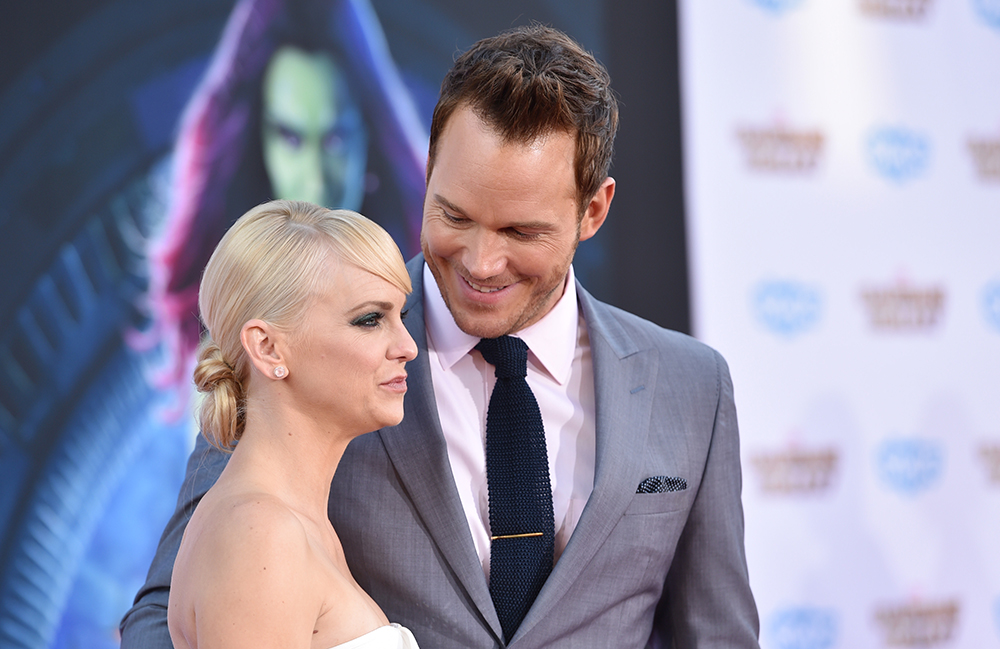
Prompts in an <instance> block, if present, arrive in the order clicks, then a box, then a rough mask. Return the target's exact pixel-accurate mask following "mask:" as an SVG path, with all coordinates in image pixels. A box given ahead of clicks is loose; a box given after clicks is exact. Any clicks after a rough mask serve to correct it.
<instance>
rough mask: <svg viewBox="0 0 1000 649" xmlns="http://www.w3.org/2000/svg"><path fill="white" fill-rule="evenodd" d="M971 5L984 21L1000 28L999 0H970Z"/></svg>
mask: <svg viewBox="0 0 1000 649" xmlns="http://www.w3.org/2000/svg"><path fill="white" fill-rule="evenodd" d="M972 6H973V7H975V9H976V13H978V14H979V17H980V18H981V19H982V21H983V22H984V23H986V24H987V25H989V26H990V27H995V28H997V29H1000V0H972Z"/></svg>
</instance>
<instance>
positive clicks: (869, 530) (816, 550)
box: [679, 0, 1000, 649]
mask: <svg viewBox="0 0 1000 649" xmlns="http://www.w3.org/2000/svg"><path fill="white" fill-rule="evenodd" d="M679 10H680V32H681V59H682V94H683V97H684V104H683V118H684V128H685V136H684V137H685V140H684V146H685V174H686V181H685V182H686V201H687V208H688V231H689V235H690V239H689V242H690V243H689V245H690V256H691V260H692V294H693V314H694V328H695V334H696V335H697V336H698V337H699V338H701V339H703V340H705V341H706V342H708V343H709V344H711V345H713V346H715V347H716V348H718V349H719V350H720V351H721V352H722V353H723V354H724V355H725V356H726V358H727V359H728V361H729V363H730V367H731V370H732V374H733V379H734V382H735V387H736V400H737V408H738V410H739V416H740V424H741V431H742V445H743V446H742V454H743V471H744V483H743V484H744V487H743V498H744V504H745V509H746V518H747V528H746V529H747V552H748V558H749V563H750V577H751V583H752V586H753V588H754V591H755V593H756V596H757V600H758V606H759V608H760V614H761V644H762V646H763V647H765V649H835V648H836V649H864V648H869V647H871V648H878V647H922V648H923V647H956V648H962V649H981V648H983V647H991V646H993V647H995V646H1000V0H712V1H706V0H682V1H681V2H680V9H679Z"/></svg>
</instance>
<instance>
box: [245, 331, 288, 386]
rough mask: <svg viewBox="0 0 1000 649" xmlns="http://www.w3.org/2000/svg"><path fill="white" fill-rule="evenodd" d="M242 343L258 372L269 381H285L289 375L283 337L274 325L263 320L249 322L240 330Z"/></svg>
mask: <svg viewBox="0 0 1000 649" xmlns="http://www.w3.org/2000/svg"><path fill="white" fill-rule="evenodd" d="M240 342H241V343H243V350H244V351H246V353H247V357H248V358H249V359H250V364H251V365H253V367H254V369H256V370H257V371H258V372H260V373H261V374H263V375H264V376H266V377H267V378H269V379H283V378H285V377H286V376H287V375H288V367H287V365H286V363H285V358H284V355H283V353H282V347H283V337H282V335H281V332H279V331H278V330H277V329H276V328H275V327H274V326H273V325H271V324H269V323H267V322H264V321H263V320H258V319H253V320H248V321H247V322H246V323H245V324H244V325H243V328H242V329H240ZM278 368H281V369H278Z"/></svg>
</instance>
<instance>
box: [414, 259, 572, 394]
mask: <svg viewBox="0 0 1000 649" xmlns="http://www.w3.org/2000/svg"><path fill="white" fill-rule="evenodd" d="M423 273H424V276H423V282H424V320H425V324H426V326H427V337H428V341H427V342H428V345H429V346H430V347H431V348H432V349H433V350H434V351H435V353H436V354H437V356H438V359H439V360H440V362H441V365H442V367H443V368H444V369H445V370H449V369H451V367H452V366H453V365H454V364H455V363H457V362H458V361H459V360H461V359H462V357H463V356H465V355H466V354H468V353H469V352H470V351H472V349H473V348H474V347H475V346H476V345H477V344H478V343H479V339H478V338H476V337H475V336H470V335H469V334H467V333H465V332H464V331H462V330H461V329H459V328H458V325H457V324H455V319H454V318H452V317H451V312H450V311H448V307H447V306H445V303H444V298H443V297H441V290H440V289H439V288H438V285H437V282H436V281H434V275H433V274H432V273H431V271H430V268H428V267H427V263H426V262H425V263H424V271H423ZM567 275H568V277H567V281H566V288H565V290H563V294H562V297H560V298H559V300H558V301H557V302H556V304H555V306H553V307H552V310H550V311H549V312H548V313H546V314H545V315H544V316H543V317H542V319H541V320H539V321H538V322H536V323H534V324H532V325H531V326H529V327H525V328H524V329H522V330H521V331H518V332H516V333H515V335H516V336H517V337H518V338H520V339H521V340H523V341H524V342H525V343H526V344H527V345H528V349H529V350H530V352H531V355H533V356H534V357H535V359H536V360H537V362H538V364H539V365H541V367H542V369H544V370H545V372H547V373H548V374H549V375H550V376H551V377H552V378H553V379H555V381H556V383H558V384H560V385H564V384H565V383H566V382H567V381H568V380H569V376H570V370H571V369H572V366H573V357H574V356H575V355H576V341H577V338H578V336H579V331H578V328H579V325H580V317H579V311H578V307H577V297H576V276H575V275H574V273H573V266H572V265H570V267H569V273H568V274H567ZM570 332H571V333H572V335H567V333H570ZM529 360H530V356H529Z"/></svg>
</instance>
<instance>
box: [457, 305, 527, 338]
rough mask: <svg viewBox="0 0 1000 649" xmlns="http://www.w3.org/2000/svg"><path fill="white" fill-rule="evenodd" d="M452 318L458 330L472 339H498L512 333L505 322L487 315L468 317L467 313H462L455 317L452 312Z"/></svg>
mask: <svg viewBox="0 0 1000 649" xmlns="http://www.w3.org/2000/svg"><path fill="white" fill-rule="evenodd" d="M452 317H454V318H455V324H456V325H458V328H459V329H461V330H462V331H463V332H465V333H467V334H468V335H470V336H473V337H474V338H499V337H500V336H503V335H505V334H509V333H513V332H512V331H511V327H510V325H509V323H508V322H507V321H506V320H501V319H499V318H497V317H496V316H491V315H489V314H476V315H475V316H470V315H469V314H468V313H462V314H458V315H456V314H455V312H454V311H453V312H452Z"/></svg>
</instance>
